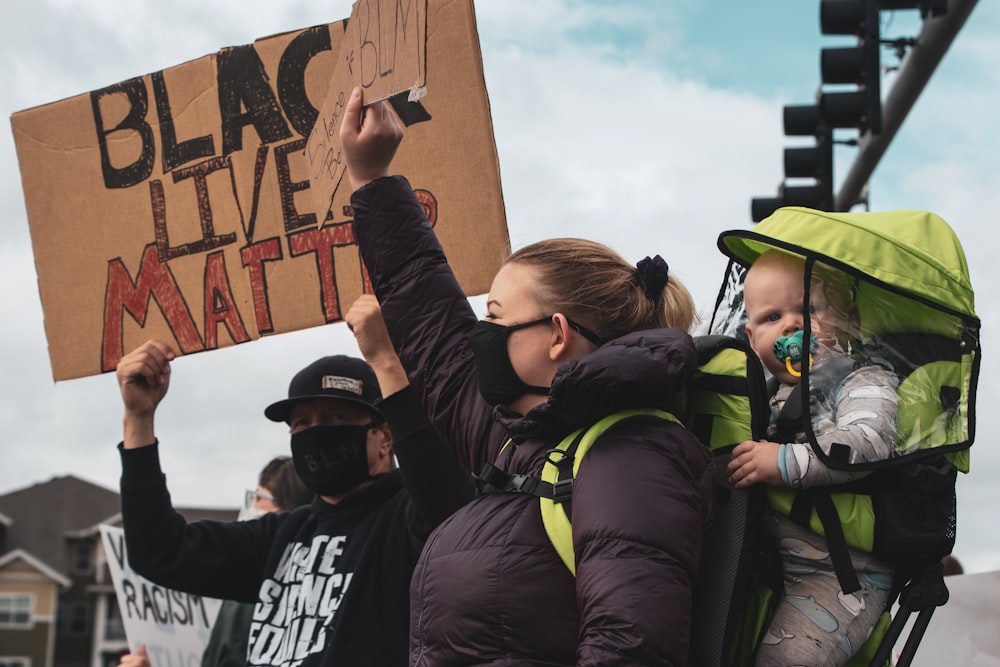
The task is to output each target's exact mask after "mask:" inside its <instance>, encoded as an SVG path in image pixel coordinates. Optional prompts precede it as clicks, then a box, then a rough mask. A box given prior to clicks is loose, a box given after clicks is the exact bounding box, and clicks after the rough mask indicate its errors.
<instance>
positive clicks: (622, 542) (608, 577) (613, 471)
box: [351, 177, 711, 667]
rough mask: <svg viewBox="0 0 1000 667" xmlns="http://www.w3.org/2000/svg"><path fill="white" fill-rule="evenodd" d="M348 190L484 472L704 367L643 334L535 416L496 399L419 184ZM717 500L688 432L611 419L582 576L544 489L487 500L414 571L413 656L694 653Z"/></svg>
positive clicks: (662, 661)
mask: <svg viewBox="0 0 1000 667" xmlns="http://www.w3.org/2000/svg"><path fill="white" fill-rule="evenodd" d="M351 203H352V205H353V206H354V213H355V218H354V231H355V236H356V238H357V240H358V243H359V245H360V247H361V252H362V257H363V258H364V261H365V264H366V265H367V267H368V270H369V273H370V275H371V279H372V283H373V285H374V287H375V293H376V295H377V296H378V298H379V300H380V302H381V303H382V311H383V314H384V316H385V319H386V323H387V325H388V328H389V332H390V335H391V336H392V339H393V343H394V344H395V346H396V349H397V351H398V352H399V354H400V357H401V358H402V360H403V365H404V366H405V367H406V368H407V370H408V372H409V375H410V381H411V383H412V384H413V385H414V387H416V388H417V390H418V391H419V392H421V395H422V398H423V400H424V403H425V405H426V406H427V409H428V413H429V414H430V417H431V420H432V421H433V423H434V424H435V426H436V427H437V428H438V430H439V431H440V432H441V434H442V435H443V436H444V438H445V440H446V441H447V442H448V443H449V444H450V445H451V446H452V447H453V449H454V450H455V451H456V453H457V455H458V456H459V459H460V461H461V462H462V464H463V465H464V466H465V467H466V469H467V470H469V471H470V472H479V471H480V470H481V469H482V467H483V464H484V463H486V462H492V463H494V464H495V465H497V466H498V467H499V468H501V469H502V470H506V471H507V472H510V473H526V474H532V475H539V474H540V472H541V468H542V464H543V462H544V459H545V454H546V451H547V450H549V449H550V448H551V447H553V446H554V445H555V444H556V443H558V442H559V441H560V440H561V439H562V438H563V437H564V436H565V435H566V434H568V433H570V432H571V431H573V430H575V429H577V428H579V427H581V426H586V425H589V424H591V423H593V422H594V421H596V420H598V419H599V418H601V417H603V416H605V415H608V414H611V413H613V412H616V411H618V410H621V409H624V408H636V407H662V406H663V405H665V404H666V403H667V402H668V401H670V399H671V398H673V397H675V396H676V395H677V393H678V392H679V391H681V389H682V387H683V384H684V382H685V380H686V379H687V377H688V376H689V374H690V372H691V370H692V369H693V368H694V365H695V353H694V347H693V343H692V341H691V338H690V337H689V336H688V335H687V334H686V333H684V332H683V331H680V330H677V329H657V330H650V331H642V332H637V333H633V334H629V335H627V336H624V337H622V338H620V339H617V340H614V341H611V342H609V343H607V344H605V345H604V346H602V347H601V348H599V349H598V350H596V351H594V352H593V353H591V354H590V355H588V356H586V357H584V358H583V359H580V360H577V361H574V362H570V363H567V364H565V365H563V366H562V367H561V368H560V369H559V370H558V372H557V374H556V377H555V379H554V381H553V384H552V389H551V393H550V396H549V400H548V402H547V403H545V404H543V405H541V406H539V407H537V408H535V409H534V410H532V411H531V412H529V414H528V415H527V416H524V417H521V416H518V415H515V414H513V413H510V412H509V411H506V410H504V409H502V408H498V409H496V410H493V409H492V408H491V407H490V406H489V405H488V404H487V403H486V402H485V401H484V400H483V398H482V397H481V396H480V394H479V391H478V387H477V379H476V371H475V366H474V362H473V357H472V353H471V350H470V348H469V344H468V340H467V338H466V334H467V331H468V330H469V328H470V327H471V326H472V325H473V323H474V322H475V320H476V318H475V315H474V314H473V312H472V309H471V307H470V306H469V302H468V300H467V299H466V298H465V296H464V295H463V294H462V291H461V289H460V288H459V286H458V283H457V282H456V281H455V278H454V276H453V274H452V272H451V269H450V268H449V267H448V265H447V262H446V259H445V256H444V253H443V252H442V249H441V246H440V245H439V244H438V242H437V239H436V237H435V236H434V233H433V232H432V231H431V229H430V227H429V225H428V224H427V222H426V219H425V218H424V215H423V212H422V210H421V208H420V206H419V204H418V203H417V201H416V199H415V198H414V197H413V194H412V191H411V190H410V186H409V184H408V183H407V182H406V180H405V179H403V178H401V177H391V178H383V179H379V180H377V181H375V182H373V183H370V184H369V185H367V186H365V187H364V188H362V189H360V190H358V191H357V192H355V193H354V195H353V197H352V200H351ZM508 438H511V439H513V444H512V446H508V447H506V448H505V449H504V451H503V453H502V454H501V455H500V456H499V457H498V452H499V451H500V448H501V447H502V446H503V444H504V443H505V442H506V441H507V440H508ZM710 498H711V491H710V472H709V467H708V455H707V453H706V452H705V450H704V448H703V447H702V446H701V445H699V444H698V442H697V441H696V440H695V438H694V437H693V436H692V435H690V434H689V433H688V432H687V431H686V430H684V429H683V428H681V427H680V426H678V425H676V424H672V423H665V422H662V421H659V420H650V421H637V422H628V423H625V424H622V425H620V426H618V427H616V428H614V429H612V430H611V431H609V432H608V433H606V434H605V435H603V436H602V437H601V439H600V440H599V441H598V443H597V444H596V445H595V446H594V447H593V448H592V449H591V451H590V453H589V454H587V459H586V461H585V462H584V464H583V465H582V466H581V468H580V471H579V474H578V476H577V480H576V482H575V485H574V488H573V498H572V511H573V542H574V546H575V550H576V558H577V576H576V578H575V579H574V577H573V576H572V574H571V573H570V572H569V571H568V570H567V569H566V567H565V565H563V563H562V562H561V561H560V560H559V557H558V555H557V554H556V552H555V550H554V549H553V547H552V544H551V542H550V541H549V539H548V537H547V536H546V533H545V529H544V527H543V525H542V521H541V515H540V512H539V503H538V499H537V498H535V497H532V496H528V495H522V494H503V493H497V494H487V495H484V496H481V497H479V498H477V499H476V500H474V501H473V502H472V503H470V504H469V505H466V506H465V507H464V508H463V509H461V510H459V511H458V512H457V513H456V514H454V515H453V516H452V517H451V518H449V519H447V520H446V521H445V522H444V523H443V524H441V526H439V527H438V529H437V530H436V531H435V532H434V533H433V534H432V535H431V537H430V538H429V539H428V540H427V544H426V546H425V548H424V551H423V554H422V556H421V560H420V562H419V563H418V566H417V569H416V571H415V572H414V575H413V580H412V582H411V588H410V595H411V600H410V605H411V619H410V632H411V641H410V662H411V665H417V666H420V667H425V666H439V665H441V666H443V665H448V666H455V665H549V666H551V665H685V664H686V662H687V654H688V642H689V629H690V620H691V601H692V588H693V582H694V579H695V577H696V575H697V568H698V561H699V558H700V555H701V544H702V535H703V531H704V530H705V528H706V527H707V525H708V522H709V515H710V510H711V507H710Z"/></svg>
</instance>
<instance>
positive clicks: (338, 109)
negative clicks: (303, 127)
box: [306, 0, 426, 220]
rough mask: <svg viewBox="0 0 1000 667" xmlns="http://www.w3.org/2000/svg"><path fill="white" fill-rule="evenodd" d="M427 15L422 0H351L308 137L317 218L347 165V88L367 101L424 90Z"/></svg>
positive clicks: (414, 94) (323, 215)
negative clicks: (343, 141)
mask: <svg viewBox="0 0 1000 667" xmlns="http://www.w3.org/2000/svg"><path fill="white" fill-rule="evenodd" d="M425 21H426V0H409V1H408V2H399V0H357V1H356V2H355V3H354V5H353V8H352V10H351V17H350V19H348V21H347V31H346V33H345V34H344V40H343V42H342V43H341V46H340V54H339V55H338V58H337V64H336V65H335V66H334V70H333V71H334V74H333V78H332V79H331V80H330V86H329V88H328V89H327V93H326V99H325V100H324V102H323V105H322V106H321V107H320V109H319V117H318V118H317V119H316V123H315V124H314V125H313V131H312V132H311V133H310V135H309V139H308V141H307V142H306V163H307V165H308V170H309V182H310V187H311V190H312V193H313V204H314V205H313V208H312V209H311V210H312V213H313V215H315V216H316V218H317V219H318V220H322V219H325V218H326V214H327V212H328V210H329V208H330V200H331V199H332V198H333V197H334V196H335V195H336V193H337V189H338V188H339V187H340V186H341V184H342V183H343V181H344V174H345V173H346V171H347V164H346V163H345V161H344V158H343V151H342V150H341V145H340V121H341V119H342V115H343V112H344V107H345V106H346V105H347V100H348V98H349V97H350V95H351V91H352V90H353V89H354V88H355V87H360V88H361V90H362V95H363V99H364V102H365V104H371V103H372V102H377V101H379V100H383V99H386V98H388V97H391V96H392V95H395V94H397V93H401V92H404V91H405V92H406V93H407V96H406V98H407V101H410V102H413V101H417V100H419V99H420V98H421V97H423V93H424V92H426V91H425V89H424V87H423V86H424V82H425V72H426V64H425V60H426V52H425V50H424V41H425V39H426V26H425Z"/></svg>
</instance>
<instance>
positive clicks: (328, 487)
mask: <svg viewBox="0 0 1000 667" xmlns="http://www.w3.org/2000/svg"><path fill="white" fill-rule="evenodd" d="M344 321H345V322H347V325H348V327H350V329H351V330H352V331H353V332H354V335H355V338H356V340H357V342H358V347H359V349H360V350H361V353H362V355H364V358H365V360H366V361H367V363H366V361H362V360H361V359H356V358H353V357H347V356H342V355H337V356H329V357H323V358H321V359H318V360H316V361H315V362H313V363H311V364H309V365H308V366H306V367H305V368H303V369H302V370H301V371H299V372H298V373H296V374H295V377H293V378H292V381H291V383H290V385H289V387H288V397H287V398H285V399H283V400H280V401H277V402H276V403H272V404H271V405H269V406H267V408H266V409H265V410H264V414H265V416H267V418H268V419H270V420H272V421H276V422H285V423H287V424H288V426H289V430H290V432H291V449H292V458H293V460H294V462H295V468H296V471H297V472H298V473H299V475H300V476H301V477H302V478H303V481H304V482H305V483H306V484H307V486H309V487H310V488H311V489H312V490H313V491H315V492H316V494H317V497H316V498H314V500H313V502H312V503H311V504H310V505H307V506H303V507H299V508H297V509H294V510H292V511H290V512H280V513H271V514H266V515H264V516H261V517H259V518H255V519H250V520H248V521H236V522H217V521H195V522H192V523H187V522H185V520H184V518H183V517H181V516H180V515H179V514H178V513H177V512H176V511H175V510H174V509H173V507H172V506H171V503H170V494H169V493H168V492H167V487H166V477H165V476H164V474H163V472H162V470H161V469H160V462H159V454H158V449H159V442H158V440H157V439H156V436H155V434H154V431H153V416H154V414H155V412H156V408H157V406H158V405H159V403H160V401H161V400H162V399H163V397H164V396H165V395H166V393H167V388H168V386H169V384H170V372H171V368H170V367H171V362H172V361H173V359H174V356H175V355H174V352H173V351H172V350H171V349H170V347H169V346H168V345H166V344H165V343H163V342H161V341H148V342H146V343H144V344H143V345H141V346H139V348H137V349H136V350H133V351H132V352H130V353H129V354H127V355H125V357H123V358H122V360H121V362H119V364H118V369H117V378H118V384H119V389H120V391H121V394H122V400H123V402H124V406H125V418H124V437H123V440H122V443H121V444H120V445H119V449H120V452H121V459H122V477H121V492H122V493H121V498H122V523H123V526H124V528H125V542H126V545H127V548H128V554H129V562H130V563H131V565H132V567H133V568H134V569H135V571H136V572H138V573H140V574H142V575H143V576H144V577H146V578H147V579H150V580H152V581H153V582H155V583H158V584H160V585H163V586H168V587H170V588H173V589H176V590H180V591H184V592H187V593H191V594H194V595H203V596H209V597H216V598H223V599H235V600H245V601H247V602H252V601H255V605H254V611H253V620H252V622H251V625H250V631H249V636H248V646H247V653H246V664H247V665H248V667H258V666H259V667H264V666H265V665H266V666H269V667H293V666H294V667H328V666H329V667H332V666H333V665H352V666H353V667H368V666H370V667H394V666H397V665H398V666H399V667H404V666H405V665H407V664H408V660H407V648H408V638H409V623H410V605H409V604H408V596H409V586H410V579H411V577H412V575H413V571H414V568H415V566H416V564H417V560H418V558H419V556H420V552H421V549H422V548H423V545H424V542H425V540H426V539H427V536H428V535H429V534H430V532H431V531H432V530H433V529H434V528H435V527H436V526H437V525H438V524H439V523H440V522H441V521H443V520H444V519H445V518H446V517H447V516H449V515H450V514H452V513H453V512H454V511H456V510H457V509H459V508H460V507H461V506H462V505H464V504H465V503H466V502H468V501H469V500H471V499H472V497H473V496H474V495H475V486H474V485H473V482H472V479H471V478H470V477H469V475H468V474H466V472H465V471H464V470H463V469H462V468H461V467H460V466H459V465H458V461H457V460H456V459H455V456H454V454H452V452H451V450H450V449H449V448H448V447H447V446H445V444H444V443H443V442H442V441H441V438H440V436H438V434H437V432H436V431H435V430H434V428H433V427H432V426H431V425H430V422H429V421H428V419H427V413H426V410H425V408H424V406H423V404H422V403H421V402H420V399H419V397H418V396H417V393H416V392H415V391H414V390H413V389H411V388H410V386H409V380H408V379H407V376H406V373H405V371H404V370H403V367H402V365H401V364H400V362H399V358H398V357H397V356H396V353H395V350H393V348H392V343H391V342H390V341H389V334H388V333H387V332H386V329H385V323H384V321H383V320H382V315H381V309H380V307H379V304H378V302H377V301H376V300H375V298H374V297H372V296H370V295H368V296H363V297H361V298H360V299H358V300H357V301H356V302H355V303H354V305H353V306H352V307H351V308H350V310H349V311H348V312H347V313H346V315H345V316H344ZM396 461H398V469H397V464H396ZM147 667H148V662H147Z"/></svg>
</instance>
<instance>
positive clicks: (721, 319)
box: [710, 207, 980, 472]
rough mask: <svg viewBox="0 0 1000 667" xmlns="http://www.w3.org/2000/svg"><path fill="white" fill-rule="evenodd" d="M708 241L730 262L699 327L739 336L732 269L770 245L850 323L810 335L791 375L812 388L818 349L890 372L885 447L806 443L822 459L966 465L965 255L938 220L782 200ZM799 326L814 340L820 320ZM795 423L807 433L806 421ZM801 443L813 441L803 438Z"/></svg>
mask: <svg viewBox="0 0 1000 667" xmlns="http://www.w3.org/2000/svg"><path fill="white" fill-rule="evenodd" d="M719 248H720V250H722V252H723V253H725V254H726V255H728V256H729V257H730V264H729V268H728V270H727V275H726V279H725V281H724V283H723V286H722V289H721V290H720V293H719V299H718V301H717V303H716V310H715V313H714V314H713V317H712V323H711V325H710V329H711V333H719V334H727V335H733V336H737V337H742V338H745V337H746V332H745V325H746V315H745V312H744V308H743V294H742V280H743V277H744V276H745V273H746V269H747V267H749V266H750V264H752V263H753V262H754V261H755V260H756V259H757V258H758V257H760V256H761V255H762V254H764V253H765V252H768V251H771V250H778V251H781V252H785V253H789V254H792V255H795V256H797V257H801V258H802V259H803V260H804V262H805V273H806V276H805V280H804V288H805V289H806V290H808V291H809V292H810V296H811V297H813V298H815V297H817V296H819V297H820V298H824V297H825V301H826V302H827V305H828V306H829V307H830V309H831V310H834V311H839V313H838V314H839V315H840V316H841V318H842V319H844V320H848V321H850V322H851V326H844V327H841V330H839V331H837V332H835V338H836V340H832V341H831V337H830V336H829V335H827V336H826V338H827V340H826V341H825V342H827V343H829V344H828V345H819V347H820V348H821V349H820V350H818V351H817V352H815V353H814V354H813V355H812V357H813V363H812V364H809V363H807V364H802V366H803V367H802V368H801V369H800V372H801V375H802V380H803V384H806V386H808V387H810V389H813V388H814V387H813V385H812V384H807V382H806V381H807V380H808V379H809V375H810V372H811V371H813V372H814V374H815V375H821V374H820V372H819V371H820V369H821V368H822V362H823V358H824V357H825V358H831V357H832V358H836V356H837V354H840V355H847V356H849V357H851V358H852V359H854V360H855V361H856V362H859V363H860V362H862V361H863V363H866V364H870V365H877V366H881V367H884V368H887V369H888V370H890V371H892V372H893V373H895V374H896V376H897V378H898V382H899V384H898V387H897V388H896V391H897V393H898V397H899V427H898V436H897V439H896V442H895V446H894V451H893V452H892V454H893V456H892V457H891V458H889V459H886V460H882V461H871V462H851V461H848V460H845V459H844V458H843V454H840V455H838V454H837V453H836V452H834V453H833V454H832V455H827V454H825V453H822V452H817V455H818V456H820V458H821V460H822V461H823V462H824V463H827V465H829V466H830V467H831V468H836V469H842V470H861V469H877V468H880V467H887V466H893V465H896V464H898V463H899V462H900V461H901V460H906V459H908V458H910V457H920V456H926V455H929V454H931V453H946V452H947V453H949V458H950V459H951V460H952V461H953V463H954V464H955V466H956V467H957V468H958V469H959V470H961V471H962V472H968V470H969V459H968V452H967V450H968V448H969V446H970V445H971V444H972V441H973V439H974V436H975V392H976V382H977V379H978V371H979V363H980V336H979V330H980V321H979V318H978V317H977V316H976V313H975V309H974V294H973V289H972V285H971V282H970V280H969V268H968V265H967V263H966V259H965V253H964V252H963V250H962V247H961V244H960V243H959V241H958V239H957V237H956V236H955V233H954V232H953V231H952V229H951V228H950V227H949V226H948V224H947V223H946V222H945V221H944V220H942V219H941V218H940V217H938V216H937V215H935V214H933V213H928V212H926V211H892V212H886V213H827V212H822V211H815V210H811V209H807V208H800V207H787V208H782V209H779V210H778V211H776V212H775V213H774V214H773V215H771V216H770V217H769V218H767V219H766V220H764V221H763V222H761V223H760V224H759V225H757V226H756V227H755V228H754V229H753V230H752V231H730V232H724V233H723V234H722V235H720V237H719ZM813 314H814V313H811V312H810V311H808V310H806V311H805V312H804V313H803V318H805V319H806V320H807V321H808V320H809V319H810V315H813ZM811 319H812V320H815V319H816V318H815V316H814V317H812V318H811ZM851 328H854V329H855V330H854V331H845V330H844V329H851ZM810 329H811V330H812V331H814V332H815V333H814V340H816V339H819V341H818V342H824V332H822V331H820V325H818V324H817V323H816V322H815V321H812V322H810ZM827 334H829V332H827ZM813 345H814V346H815V345H816V343H815V342H814V343H813ZM824 348H826V349H829V350H832V351H834V352H835V353H837V354H833V355H831V354H826V353H825V352H826V349H824ZM758 352H759V351H758ZM804 393H805V392H804ZM810 393H812V392H810ZM804 414H806V415H808V414H809V412H808V411H804ZM803 421H804V424H803V427H804V428H805V430H806V432H807V433H809V434H810V435H812V429H811V428H810V426H809V423H808V422H809V420H808V419H804V420H803ZM811 441H812V442H813V443H814V445H815V438H814V437H813V438H811Z"/></svg>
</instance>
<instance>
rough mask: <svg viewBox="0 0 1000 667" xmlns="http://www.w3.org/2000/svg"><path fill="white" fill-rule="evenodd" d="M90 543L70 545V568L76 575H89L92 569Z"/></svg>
mask: <svg viewBox="0 0 1000 667" xmlns="http://www.w3.org/2000/svg"><path fill="white" fill-rule="evenodd" d="M92 551H93V548H92V546H91V544H90V542H73V543H72V544H71V545H70V561H69V562H70V566H71V567H72V568H73V572H75V573H77V574H89V573H90V571H91V568H92V562H91V558H90V556H91V552H92Z"/></svg>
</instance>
